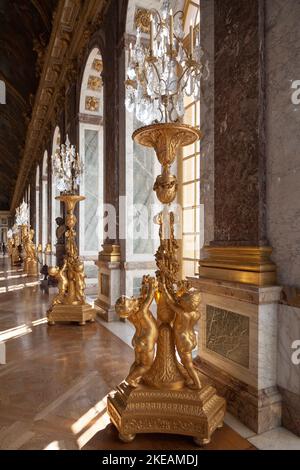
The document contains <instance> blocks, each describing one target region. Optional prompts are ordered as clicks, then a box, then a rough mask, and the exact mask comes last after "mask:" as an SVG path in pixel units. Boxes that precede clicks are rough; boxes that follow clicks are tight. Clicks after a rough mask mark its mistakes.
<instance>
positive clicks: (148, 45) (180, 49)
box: [125, 0, 209, 125]
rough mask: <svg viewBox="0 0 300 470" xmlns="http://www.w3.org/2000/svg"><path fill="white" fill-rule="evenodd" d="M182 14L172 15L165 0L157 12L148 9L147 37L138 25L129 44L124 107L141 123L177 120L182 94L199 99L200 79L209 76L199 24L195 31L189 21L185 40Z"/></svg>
mask: <svg viewBox="0 0 300 470" xmlns="http://www.w3.org/2000/svg"><path fill="white" fill-rule="evenodd" d="M183 16H184V14H183V12H182V11H177V12H176V13H175V14H173V12H172V9H170V2H169V0H165V1H164V3H163V8H162V12H161V13H159V12H158V11H157V10H155V9H153V10H151V17H150V32H149V34H148V38H145V37H142V33H141V29H140V28H138V29H137V34H136V42H135V44H134V46H133V45H132V44H130V47H129V57H128V67H127V80H126V82H125V84H126V99H125V106H126V109H127V111H129V112H134V113H135V116H136V118H137V119H138V120H139V121H140V122H142V123H143V124H145V125H149V124H152V123H154V122H156V123H165V122H176V121H178V120H179V119H181V118H182V117H183V115H184V98H185V96H189V97H192V96H193V97H194V99H195V100H198V99H200V80H201V79H204V80H206V79H207V78H208V76H209V68H208V62H205V63H203V62H202V59H203V51H202V48H201V45H200V27H199V28H197V30H196V31H195V30H194V26H193V25H192V24H191V25H190V30H189V37H188V38H187V39H185V34H184V30H183Z"/></svg>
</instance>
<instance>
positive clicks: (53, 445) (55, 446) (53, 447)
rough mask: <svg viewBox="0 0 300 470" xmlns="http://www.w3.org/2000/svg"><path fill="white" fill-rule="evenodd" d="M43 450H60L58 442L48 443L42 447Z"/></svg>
mask: <svg viewBox="0 0 300 470" xmlns="http://www.w3.org/2000/svg"><path fill="white" fill-rule="evenodd" d="M44 450H60V447H59V442H58V441H53V442H50V444H48V445H47V446H46V447H44Z"/></svg>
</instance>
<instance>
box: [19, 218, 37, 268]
mask: <svg viewBox="0 0 300 470" xmlns="http://www.w3.org/2000/svg"><path fill="white" fill-rule="evenodd" d="M25 227H26V228H25ZM22 228H23V233H22V245H23V249H24V271H25V272H26V273H27V274H28V276H37V275H38V257H37V250H36V248H35V245H34V243H33V237H34V230H33V229H30V228H28V227H27V226H23V227H22Z"/></svg>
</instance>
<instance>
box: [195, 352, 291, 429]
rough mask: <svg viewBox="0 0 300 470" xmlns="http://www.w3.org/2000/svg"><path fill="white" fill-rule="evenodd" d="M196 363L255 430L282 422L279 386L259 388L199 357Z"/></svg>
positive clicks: (238, 413) (235, 414) (245, 422)
mask: <svg viewBox="0 0 300 470" xmlns="http://www.w3.org/2000/svg"><path fill="white" fill-rule="evenodd" d="M195 364H196V366H197V368H198V369H199V370H200V371H201V373H202V374H204V375H205V376H206V377H207V378H208V380H209V381H210V383H211V384H212V385H213V386H214V387H215V388H216V390H217V392H218V394H220V395H221V396H222V397H224V398H225V400H226V403H227V409H228V411H229V412H230V413H232V414H233V415H234V416H236V417H237V418H238V419H239V420H240V421H242V422H243V423H244V424H245V425H246V426H248V427H249V428H250V429H252V430H253V431H254V432H256V433H257V434H261V433H263V432H266V431H269V430H270V429H274V428H276V427H278V426H280V425H281V401H282V399H281V395H280V393H279V391H278V389H277V388H276V387H270V388H267V389H263V390H259V391H258V390H255V388H253V387H251V386H249V385H247V384H246V383H244V382H242V381H240V380H238V379H236V378H233V377H231V376H230V375H229V374H227V373H226V372H224V371H223V370H221V369H219V368H218V367H216V366H213V365H211V364H209V363H207V362H206V361H203V360H201V359H200V358H199V357H198V358H197V359H196V360H195Z"/></svg>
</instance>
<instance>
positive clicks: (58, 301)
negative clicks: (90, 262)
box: [47, 194, 95, 325]
mask: <svg viewBox="0 0 300 470" xmlns="http://www.w3.org/2000/svg"><path fill="white" fill-rule="evenodd" d="M56 199H57V200H59V201H62V202H63V203H64V204H65V206H66V211H67V215H66V226H67V228H68V230H67V232H66V234H65V236H66V256H65V259H64V263H63V266H62V268H61V269H59V268H58V267H57V266H52V267H50V268H49V274H50V276H53V277H54V278H56V279H57V282H58V291H59V292H58V295H57V296H56V297H55V298H54V300H53V302H52V306H51V307H50V309H49V310H48V312H47V317H48V324H49V325H54V324H55V323H56V322H77V323H79V324H80V325H85V323H86V321H91V322H93V321H94V320H95V311H94V309H93V308H92V306H91V305H90V304H88V303H87V302H86V298H85V292H84V291H85V273H84V264H83V261H82V260H81V259H80V257H79V255H78V250H77V246H76V242H75V237H76V232H75V229H74V227H75V225H76V217H75V215H74V209H75V206H76V204H77V203H78V202H79V201H83V200H84V199H85V197H84V196H78V195H74V194H67V195H64V196H58V197H56Z"/></svg>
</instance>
